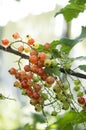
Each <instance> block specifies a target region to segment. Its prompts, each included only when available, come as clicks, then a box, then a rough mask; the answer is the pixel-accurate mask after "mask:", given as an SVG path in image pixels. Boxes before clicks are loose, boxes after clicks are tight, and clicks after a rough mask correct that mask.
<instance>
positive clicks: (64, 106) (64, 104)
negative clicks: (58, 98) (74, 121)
mask: <svg viewBox="0 0 86 130" xmlns="http://www.w3.org/2000/svg"><path fill="white" fill-rule="evenodd" d="M69 106H70V104H69V103H67V102H65V103H63V105H62V109H63V110H68V109H69Z"/></svg>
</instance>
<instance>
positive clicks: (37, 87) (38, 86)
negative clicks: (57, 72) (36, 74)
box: [33, 84, 41, 92]
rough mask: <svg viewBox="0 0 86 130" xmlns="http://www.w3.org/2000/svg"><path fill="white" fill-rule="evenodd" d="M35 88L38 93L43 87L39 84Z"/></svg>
mask: <svg viewBox="0 0 86 130" xmlns="http://www.w3.org/2000/svg"><path fill="white" fill-rule="evenodd" d="M33 88H34V89H35V91H36V92H38V91H40V90H41V86H40V85H39V84H34V86H33Z"/></svg>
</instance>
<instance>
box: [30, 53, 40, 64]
mask: <svg viewBox="0 0 86 130" xmlns="http://www.w3.org/2000/svg"><path fill="white" fill-rule="evenodd" d="M29 60H30V62H31V63H32V64H37V62H38V57H37V56H36V55H32V56H30V58H29Z"/></svg>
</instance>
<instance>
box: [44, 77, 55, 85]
mask: <svg viewBox="0 0 86 130" xmlns="http://www.w3.org/2000/svg"><path fill="white" fill-rule="evenodd" d="M46 81H47V83H48V84H53V83H54V81H55V78H54V77H53V76H48V77H47V79H46Z"/></svg>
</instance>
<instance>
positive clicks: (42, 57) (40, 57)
mask: <svg viewBox="0 0 86 130" xmlns="http://www.w3.org/2000/svg"><path fill="white" fill-rule="evenodd" d="M38 58H39V59H40V60H42V61H44V60H45V59H46V54H45V53H44V52H39V54H38Z"/></svg>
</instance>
